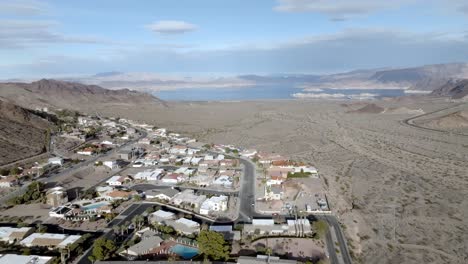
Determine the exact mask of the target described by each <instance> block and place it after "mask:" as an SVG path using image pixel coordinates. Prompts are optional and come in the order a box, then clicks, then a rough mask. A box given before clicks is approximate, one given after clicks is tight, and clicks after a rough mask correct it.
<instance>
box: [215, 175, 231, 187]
mask: <svg viewBox="0 0 468 264" xmlns="http://www.w3.org/2000/svg"><path fill="white" fill-rule="evenodd" d="M213 184H214V185H220V186H223V187H225V188H231V187H232V179H231V177H229V176H227V175H221V176H219V177H218V178H216V179H215V180H214V181H213Z"/></svg>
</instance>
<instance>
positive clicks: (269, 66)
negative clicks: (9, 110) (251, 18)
mask: <svg viewBox="0 0 468 264" xmlns="http://www.w3.org/2000/svg"><path fill="white" fill-rule="evenodd" d="M257 46H259V47H261V46H262V45H257ZM454 61H468V39H466V38H464V37H463V36H462V35H460V36H459V37H457V38H456V37H454V36H453V35H449V36H447V34H441V33H433V32H429V33H414V32H402V31H397V30H391V29H348V30H344V31H342V32H339V33H336V34H329V35H316V36H309V37H307V38H303V39H300V40H291V41H288V42H285V43H280V44H277V45H275V46H271V47H269V48H268V49H264V48H249V47H243V48H230V49H229V48H227V49H222V50H213V49H212V50H201V49H196V48H193V49H184V50H180V49H171V48H149V47H146V48H141V49H140V48H138V49H132V50H128V51H119V52H115V54H109V56H106V57H105V58H96V57H95V56H84V55H81V56H80V57H60V58H58V59H57V58H48V59H47V60H43V61H32V62H31V63H30V64H28V65H16V66H15V65H10V67H9V68H8V69H7V68H4V69H3V70H2V71H0V73H1V74H2V75H3V76H4V78H10V77H17V76H18V75H22V76H28V75H32V74H36V75H37V74H39V75H40V74H44V75H47V74H67V73H70V74H75V73H82V74H94V73H96V72H103V71H108V70H110V69H116V68H117V69H119V70H120V71H124V72H135V71H148V70H150V71H155V72H160V73H164V74H166V73H187V74H188V75H197V74H198V73H200V74H202V73H213V74H216V73H218V74H225V73H233V74H243V73H272V72H283V73H332V72H341V71H347V70H353V69H369V68H381V67H412V66H418V65H424V64H436V63H448V62H454Z"/></svg>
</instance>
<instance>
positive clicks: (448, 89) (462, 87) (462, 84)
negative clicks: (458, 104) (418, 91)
mask: <svg viewBox="0 0 468 264" xmlns="http://www.w3.org/2000/svg"><path fill="white" fill-rule="evenodd" d="M431 95H434V96H450V97H451V98H452V99H461V98H463V97H466V96H468V79H464V80H450V81H448V82H446V83H445V84H444V85H442V86H441V87H439V88H437V89H435V90H434V91H432V93H431Z"/></svg>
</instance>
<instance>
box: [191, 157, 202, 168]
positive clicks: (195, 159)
mask: <svg viewBox="0 0 468 264" xmlns="http://www.w3.org/2000/svg"><path fill="white" fill-rule="evenodd" d="M202 160H203V158H197V157H194V158H192V160H190V164H192V165H194V166H196V165H198V164H199V163H200V161H202Z"/></svg>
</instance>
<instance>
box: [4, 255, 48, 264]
mask: <svg viewBox="0 0 468 264" xmlns="http://www.w3.org/2000/svg"><path fill="white" fill-rule="evenodd" d="M52 259H53V257H47V256H37V255H29V256H24V255H16V254H5V255H0V264H49V263H52Z"/></svg>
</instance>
